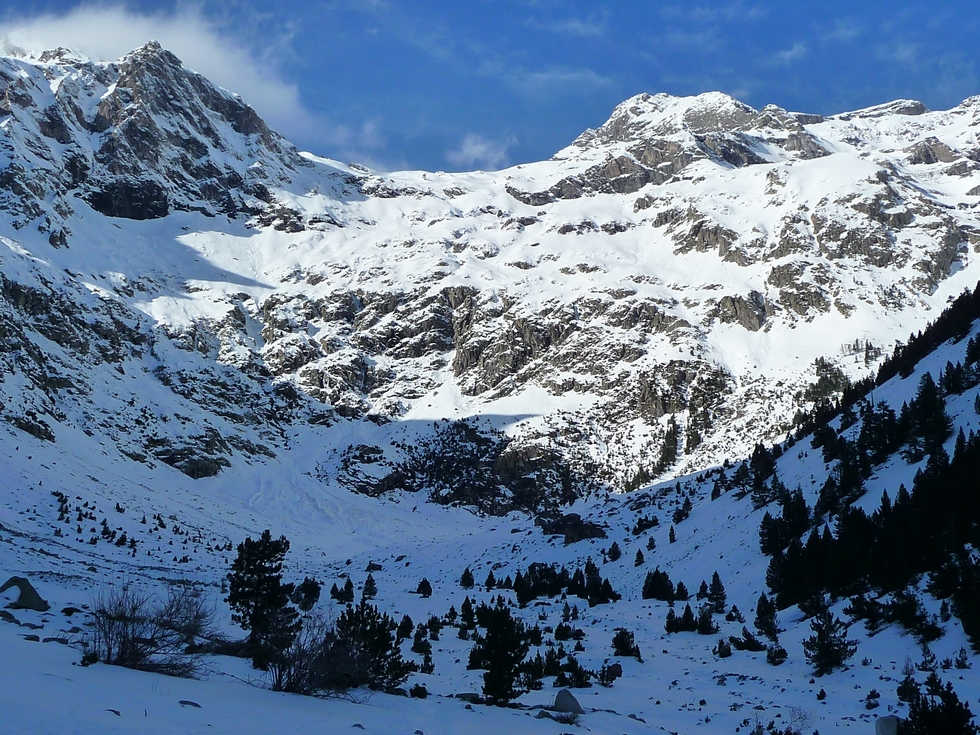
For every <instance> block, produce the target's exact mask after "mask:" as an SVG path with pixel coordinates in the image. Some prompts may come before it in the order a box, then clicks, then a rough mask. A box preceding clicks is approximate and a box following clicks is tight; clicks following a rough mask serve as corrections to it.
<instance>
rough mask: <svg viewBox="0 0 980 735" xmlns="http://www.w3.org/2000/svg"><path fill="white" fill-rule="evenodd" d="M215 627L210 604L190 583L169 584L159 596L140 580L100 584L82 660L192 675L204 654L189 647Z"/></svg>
mask: <svg viewBox="0 0 980 735" xmlns="http://www.w3.org/2000/svg"><path fill="white" fill-rule="evenodd" d="M214 627H215V626H214V608H213V607H212V606H211V605H210V603H209V602H208V601H207V599H206V598H205V597H204V596H203V595H202V594H200V593H199V592H198V591H196V590H194V589H192V588H190V587H183V586H181V587H170V588H168V590H167V593H166V597H164V598H163V599H162V600H161V599H158V598H157V597H155V596H154V595H153V594H151V593H150V592H148V591H147V590H146V589H144V588H143V587H142V586H140V585H139V584H132V583H129V584H122V585H119V586H108V585H107V586H103V587H102V588H101V589H100V590H99V591H98V592H97V593H96V595H95V597H94V598H93V600H92V627H91V631H90V633H89V635H88V636H87V638H86V640H85V641H83V645H84V646H85V648H86V654H85V659H84V660H85V661H86V662H94V661H101V662H103V663H106V664H111V665H113V666H125V667H126V668H130V669H140V670H142V671H154V672H158V673H162V674H168V675H170V676H183V677H193V676H196V675H198V674H199V673H201V670H202V667H203V658H202V656H201V655H200V654H198V653H190V652H188V651H189V649H190V650H193V645H194V643H195V641H196V640H197V639H199V638H205V637H207V636H209V635H211V634H212V633H213V631H214Z"/></svg>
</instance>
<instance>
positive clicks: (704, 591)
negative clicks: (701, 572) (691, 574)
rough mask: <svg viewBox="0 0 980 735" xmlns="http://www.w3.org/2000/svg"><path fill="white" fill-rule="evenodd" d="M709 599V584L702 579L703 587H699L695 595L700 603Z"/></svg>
mask: <svg viewBox="0 0 980 735" xmlns="http://www.w3.org/2000/svg"><path fill="white" fill-rule="evenodd" d="M707 597H708V583H707V582H705V581H704V580H703V579H702V580H701V586H700V587H698V592H697V594H696V595H695V598H697V599H698V600H699V601H700V600H704V599H705V598H707Z"/></svg>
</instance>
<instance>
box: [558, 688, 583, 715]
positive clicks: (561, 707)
mask: <svg viewBox="0 0 980 735" xmlns="http://www.w3.org/2000/svg"><path fill="white" fill-rule="evenodd" d="M551 709H552V710H553V711H554V712H567V713H568V714H573V715H584V714H585V710H584V709H583V708H582V705H581V704H579V702H578V700H577V699H576V698H575V695H574V694H572V693H571V692H570V691H568V690H567V689H559V690H558V694H556V695H555V703H554V704H553V705H552V706H551Z"/></svg>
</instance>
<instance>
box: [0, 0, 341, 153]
mask: <svg viewBox="0 0 980 735" xmlns="http://www.w3.org/2000/svg"><path fill="white" fill-rule="evenodd" d="M0 39H3V40H4V41H6V42H7V43H9V44H12V45H13V46H16V47H20V48H24V49H27V50H29V51H41V50H44V49H50V48H56V47H58V46H64V47H67V48H70V49H72V50H73V51H75V52H77V53H80V54H83V55H85V56H87V57H89V58H91V59H94V60H100V61H111V60H114V59H117V58H119V57H120V56H123V55H124V54H126V53H128V52H129V51H132V50H133V49H136V48H139V47H140V46H142V45H144V44H145V43H146V42H147V41H151V40H155V41H159V43H160V44H161V45H162V46H163V47H164V48H166V49H168V50H170V51H172V52H173V53H175V54H176V55H177V56H178V57H179V58H180V59H181V61H183V62H184V65H185V66H186V67H188V68H189V69H193V70H194V71H196V72H198V73H200V74H203V75H204V76H205V77H207V78H208V79H210V80H211V81H212V82H214V83H215V84H217V85H219V86H221V87H224V88H225V89H228V90H230V91H232V92H235V93H237V94H240V95H241V96H242V98H243V99H244V100H245V101H246V102H247V103H248V104H250V105H252V106H253V107H254V108H255V109H256V110H257V111H258V113H259V114H260V115H261V116H262V117H263V118H265V119H266V121H267V122H268V123H269V124H270V125H271V126H272V127H273V128H275V129H277V130H279V131H281V132H282V133H283V134H284V135H286V136H287V137H290V136H300V137H304V138H309V137H318V138H319V137H320V134H319V133H318V131H319V130H322V123H317V121H315V120H314V119H313V116H312V115H311V114H310V113H309V112H308V111H307V110H306V109H305V108H304V106H303V104H302V102H301V101H300V97H299V91H298V89H297V87H296V85H295V84H291V83H290V82H288V81H286V80H285V79H283V77H282V76H281V75H280V73H279V71H278V69H277V68H276V64H275V61H274V58H271V57H274V53H272V52H271V49H272V48H273V47H274V45H275V42H276V41H278V40H280V39H274V40H273V42H272V43H267V44H266V46H265V47H264V48H249V47H247V46H245V45H243V44H242V43H241V41H240V40H239V39H238V38H236V37H235V34H234V33H233V32H231V31H230V30H229V29H226V28H223V27H222V26H220V25H219V24H217V23H215V22H214V21H212V20H209V19H208V18H206V17H204V16H203V15H202V14H201V13H200V12H199V11H198V10H197V9H194V8H191V9H186V8H184V9H179V10H178V11H176V12H174V13H139V12H134V11H131V10H128V9H127V8H125V7H122V6H103V5H81V6H79V7H77V8H75V9H74V10H71V11H69V12H67V13H64V14H59V15H54V14H45V15H33V16H17V15H15V14H9V15H7V16H6V17H5V18H3V19H2V20H0Z"/></svg>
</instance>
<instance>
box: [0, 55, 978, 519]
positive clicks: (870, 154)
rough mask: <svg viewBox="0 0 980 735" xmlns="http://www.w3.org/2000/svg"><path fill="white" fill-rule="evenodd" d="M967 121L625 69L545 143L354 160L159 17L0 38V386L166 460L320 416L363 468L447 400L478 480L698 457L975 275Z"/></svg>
mask: <svg viewBox="0 0 980 735" xmlns="http://www.w3.org/2000/svg"><path fill="white" fill-rule="evenodd" d="M978 124H980V97H975V98H971V99H968V100H966V101H965V102H963V103H962V104H961V105H959V106H958V107H956V108H954V109H952V110H948V111H943V112H930V111H928V110H926V109H925V107H924V106H923V105H921V104H920V103H917V102H911V101H898V102H893V103H890V104H887V105H882V106H879V107H874V108H869V109H866V110H860V111H857V112H852V113H847V114H841V115H835V116H832V117H827V118H823V117H821V116H818V115H808V114H798V113H791V112H787V111H785V110H782V109H780V108H777V107H774V106H768V107H766V108H764V109H763V110H761V111H757V110H754V109H752V108H750V107H748V106H746V105H744V104H742V103H740V102H738V101H736V100H734V99H732V98H730V97H727V96H725V95H722V94H719V93H708V94H703V95H699V96H697V97H690V98H676V97H671V96H668V95H663V94H660V95H652V96H651V95H646V94H644V95H638V96H636V97H633V98H631V99H629V100H627V101H626V102H624V103H622V104H621V105H619V106H618V107H617V108H616V109H615V110H614V111H613V114H612V116H611V117H610V119H609V120H608V121H607V122H606V123H605V124H603V125H602V126H601V127H599V128H598V129H596V130H589V131H586V132H585V133H583V134H582V135H581V136H579V138H578V139H576V140H575V141H574V142H573V143H572V144H571V145H569V146H568V147H567V148H565V149H563V150H561V151H559V152H558V153H557V154H556V155H555V156H554V157H553V158H552V159H551V160H548V161H541V162H536V163H529V164H523V165H518V166H515V167H513V168H510V169H506V170H503V171H498V172H472V173H458V174H456V173H453V174H450V173H443V172H437V173H431V172H413V171H409V172H397V173H390V174H387V173H385V174H382V173H377V172H373V171H370V170H368V169H365V168H363V167H361V166H358V165H356V164H350V165H343V164H341V163H338V162H336V161H331V160H327V159H323V158H319V157H316V156H314V155H311V154H308V153H299V152H297V151H296V150H295V148H294V147H293V146H292V145H291V144H289V143H288V142H287V141H285V140H284V139H283V138H281V137H280V136H279V135H278V134H276V133H275V132H273V131H271V130H269V129H268V127H267V126H266V125H265V124H264V123H263V121H262V120H261V119H260V118H259V117H258V115H256V113H255V112H254V110H252V108H250V107H249V106H248V105H247V104H246V103H245V102H243V101H242V100H241V99H240V98H238V97H237V96H235V95H233V94H230V93H228V92H226V91H224V90H220V89H218V88H216V87H214V86H213V85H212V84H210V83H209V82H208V81H207V80H206V79H204V78H203V77H201V76H199V75H197V74H195V73H193V72H191V71H189V70H187V69H185V68H184V67H183V66H182V65H181V63H180V61H179V60H178V59H177V58H176V57H174V56H173V55H172V54H170V53H169V52H167V51H165V50H163V49H162V48H160V47H159V45H156V44H152V43H151V44H148V45H147V46H144V47H143V48H141V49H138V50H137V51H134V52H133V53H132V54H129V55H128V56H126V57H123V58H122V59H120V60H118V61H116V62H113V63H94V62H91V61H88V60H86V59H83V58H80V57H78V56H76V55H74V54H72V53H71V52H68V51H65V50H62V49H59V50H57V51H51V52H46V53H44V54H42V55H40V56H38V57H36V58H34V57H30V58H29V57H26V56H6V57H2V58H0V184H2V185H0V240H2V242H3V244H4V245H5V247H4V248H2V252H0V289H2V291H0V293H2V300H0V309H2V312H3V316H2V322H0V365H2V371H3V376H4V377H3V382H2V383H0V404H2V415H3V417H4V418H5V419H6V421H8V422H9V423H11V424H13V425H14V426H17V427H19V428H22V429H24V430H26V431H29V432H30V433H32V434H34V435H35V436H39V437H42V438H46V439H50V440H52V441H57V438H58V435H59V432H60V431H62V430H63V429H62V427H72V429H73V430H74V429H80V430H82V431H84V432H85V433H87V434H89V435H90V436H94V437H96V438H98V439H99V441H101V442H102V443H103V445H104V446H106V447H108V448H111V449H113V450H114V451H115V450H117V451H120V452H122V453H124V454H125V455H127V456H128V457H130V458H131V459H132V460H134V461H139V462H143V463H146V464H148V465H151V466H153V465H155V464H156V463H157V462H163V463H166V464H170V465H173V466H175V467H178V468H179V469H181V470H182V471H184V472H185V473H186V474H188V475H191V476H192V477H205V476H209V475H213V474H215V473H217V472H220V471H221V470H222V469H223V468H224V467H227V466H230V465H231V464H233V463H243V462H250V463H251V462H266V461H273V458H274V457H276V456H277V455H279V454H280V453H282V452H288V451H290V447H291V446H292V438H293V437H295V436H296V435H297V433H298V432H309V431H312V432H320V433H322V435H323V437H324V445H327V444H337V443H338V442H340V443H341V444H344V443H346V444H349V448H348V450H347V451H345V452H340V453H336V454H327V453H326V452H325V454H324V456H322V457H312V458H310V465H311V471H315V472H316V473H317V475H318V476H320V477H321V478H322V479H323V480H324V481H326V482H332V481H338V482H340V483H341V484H346V485H348V486H350V487H354V488H355V489H360V490H362V491H367V492H382V491H385V490H386V489H393V488H396V487H399V486H400V485H399V480H400V479H404V477H406V474H405V473H406V468H407V467H409V466H410V465H411V461H412V458H413V456H414V455H413V453H412V451H410V450H411V445H414V444H416V443H417V440H416V439H412V438H407V439H406V436H409V437H426V438H425V439H424V440H422V445H423V446H429V445H428V444H426V442H430V441H431V442H435V444H434V445H432V446H433V447H434V449H433V451H439V444H438V442H439V441H442V440H444V439H446V437H445V436H444V435H441V434H440V431H441V430H440V429H439V427H440V426H444V424H445V421H444V420H445V419H449V420H453V421H455V420H459V419H465V418H470V419H472V421H471V423H472V424H473V426H481V427H485V429H486V431H485V432H484V435H485V436H488V437H490V438H489V439H487V441H489V442H490V443H491V444H492V446H493V447H494V452H495V453H494V455H493V459H494V467H493V472H495V473H496V474H495V475H494V477H498V478H499V477H506V478H509V479H508V480H507V481H506V482H505V483H504V484H505V485H507V492H505V493H504V495H503V497H502V501H503V502H502V504H501V505H499V506H495V507H496V508H497V510H500V509H506V508H507V507H510V504H512V503H513V504H517V502H518V501H517V494H516V493H517V491H516V490H514V488H515V487H517V486H518V485H520V484H521V482H522V481H523V482H524V483H525V484H527V483H531V484H532V485H534V484H535V483H537V485H538V486H540V487H538V488H537V490H536V491H535V492H534V493H532V496H533V498H534V499H533V501H532V502H531V504H532V505H535V504H540V503H541V502H544V501H542V498H544V499H550V500H554V499H555V498H556V497H558V496H557V494H556V493H557V490H558V489H560V487H561V482H562V480H561V478H562V477H564V478H565V483H566V485H567V483H568V482H569V480H568V478H570V477H571V478H584V477H589V478H591V480H590V482H587V483H584V485H582V486H583V487H586V486H588V487H592V486H594V487H601V486H607V487H613V488H618V487H622V486H624V485H625V484H626V483H628V482H629V481H630V480H631V479H632V478H633V477H634V475H635V474H636V473H637V471H638V470H639V469H640V468H643V469H645V470H650V469H651V468H656V469H657V470H660V469H662V470H663V476H664V477H669V476H671V475H673V474H679V473H682V472H687V471H692V470H699V469H701V468H704V467H708V466H711V465H714V464H719V463H721V462H722V460H723V459H725V458H726V457H738V456H744V455H746V454H748V453H749V452H751V448H752V446H753V445H754V443H755V442H756V441H757V440H758V439H769V440H771V439H774V438H776V437H778V436H779V435H781V434H784V433H785V432H786V431H787V430H788V429H789V428H790V426H791V424H792V420H793V416H794V414H795V413H796V411H797V410H798V409H800V408H804V409H805V408H807V407H808V406H810V405H812V399H813V398H815V397H817V396H816V394H815V393H814V392H813V391H811V392H809V393H807V392H805V390H804V389H805V388H806V386H807V385H809V384H811V383H813V382H814V380H815V378H816V373H815V365H814V361H815V360H816V359H817V358H827V359H828V360H830V361H831V363H830V364H832V365H836V366H837V368H835V369H834V370H832V371H831V373H832V375H833V376H838V377H839V376H840V375H844V374H846V375H848V376H850V377H852V378H853V377H858V376H861V375H863V374H865V373H866V372H867V371H869V370H871V369H872V368H873V367H874V366H875V365H876V364H877V361H878V360H879V359H880V357H881V356H882V355H883V354H886V353H889V352H890V351H891V349H892V346H893V344H894V342H895V341H896V340H898V339H905V338H907V336H908V334H909V333H910V332H914V331H915V330H916V329H919V328H921V327H922V326H924V324H925V323H926V322H927V321H928V320H929V319H931V318H934V317H935V316H936V315H937V314H938V312H939V310H941V309H942V307H943V306H944V305H945V304H946V303H947V302H948V301H949V300H950V299H951V298H952V297H954V296H955V295H957V294H958V293H959V292H961V291H962V290H963V289H964V288H965V287H972V286H973V285H974V284H975V283H976V282H977V280H978V279H980V265H978V262H977V259H976V258H974V257H973V256H974V255H975V254H976V253H977V251H978V250H980V218H978V210H977V206H978V203H980V175H978V174H977V169H978V167H980V163H978V161H980V141H978V138H977V130H978ZM825 365H826V364H825ZM824 369H825V368H824ZM837 369H839V370H840V371H842V372H841V373H837V372H836V370H837ZM825 371H826V369H825ZM434 422H435V423H434ZM497 431H503V432H504V434H497V433H496V432H497ZM406 432H407V434H406ZM674 435H676V436H677V443H676V446H677V455H678V456H677V459H676V462H673V463H671V462H669V461H668V462H667V463H666V465H664V464H663V463H662V462H661V459H662V457H663V447H664V439H665V436H669V437H673V436H674ZM346 436H349V440H348V441H346V442H343V441H341V440H340V439H342V438H344V437H346ZM338 437H339V438H338ZM477 443H479V441H477ZM668 459H671V458H669V457H668ZM658 463H659V464H658ZM566 491H567V488H566ZM508 493H509V494H508ZM457 499H458V498H457Z"/></svg>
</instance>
